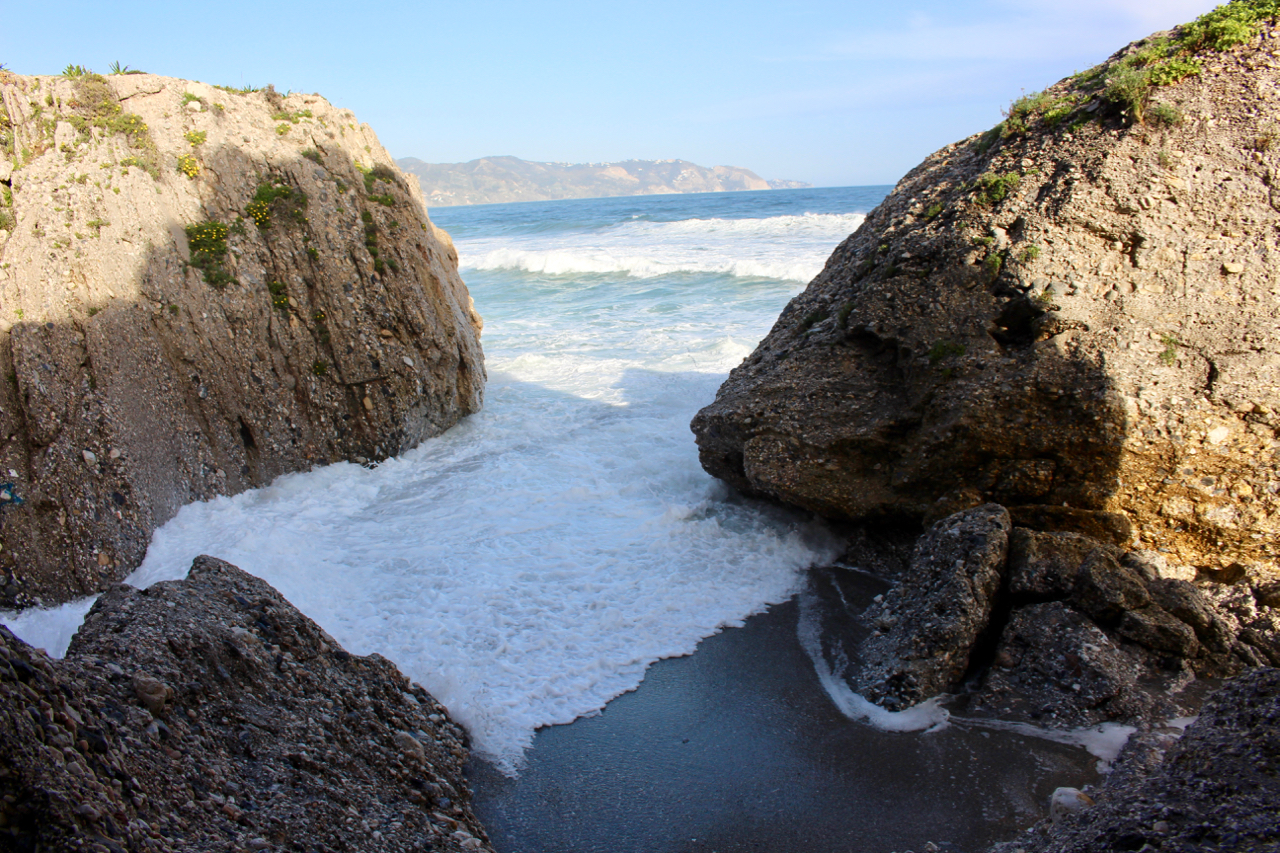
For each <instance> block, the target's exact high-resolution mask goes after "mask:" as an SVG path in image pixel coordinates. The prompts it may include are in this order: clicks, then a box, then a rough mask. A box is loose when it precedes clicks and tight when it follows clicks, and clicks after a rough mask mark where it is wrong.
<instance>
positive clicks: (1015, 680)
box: [846, 504, 1280, 726]
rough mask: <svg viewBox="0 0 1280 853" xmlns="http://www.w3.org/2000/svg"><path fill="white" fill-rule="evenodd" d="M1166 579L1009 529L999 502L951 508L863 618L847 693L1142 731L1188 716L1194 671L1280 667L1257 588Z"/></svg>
mask: <svg viewBox="0 0 1280 853" xmlns="http://www.w3.org/2000/svg"><path fill="white" fill-rule="evenodd" d="M846 562H850V561H849V560H848V559H847V558H846ZM855 564H856V563H855ZM1173 574H1176V572H1175V571H1173V570H1171V569H1170V567H1169V565H1168V564H1167V563H1166V562H1165V561H1164V560H1163V559H1161V557H1160V555H1159V554H1153V553H1151V552H1127V553H1126V552H1124V551H1122V550H1121V549H1118V548H1115V547H1113V546H1110V545H1107V544H1106V543H1103V542H1099V541H1097V540H1094V539H1090V538H1089V537H1086V536H1082V535H1079V534H1074V533H1045V532H1040V531H1035V530H1029V529H1027V528H1022V527H1014V528H1012V530H1011V529H1010V523H1009V514H1008V513H1007V512H1006V511H1005V509H1004V508H1003V507H1000V506H997V505H993V504H987V505H984V506H981V507H977V508H975V509H971V510H965V511H963V512H959V513H956V514H955V515H953V516H950V517H948V518H945V519H942V520H941V521H938V522H937V523H936V524H934V525H933V526H932V527H931V528H930V530H929V531H928V532H926V533H925V535H924V536H921V537H920V539H919V540H918V542H917V543H916V547H915V551H914V553H913V555H912V558H911V561H910V563H909V564H908V565H907V566H906V568H905V569H904V570H903V571H902V572H901V574H900V575H899V577H898V578H897V579H896V582H895V584H894V586H893V587H892V589H890V591H889V592H888V593H886V594H884V595H883V596H882V597H881V598H880V600H878V601H876V602H875V603H874V604H872V606H871V607H870V608H868V609H867V610H866V611H865V612H864V613H863V614H862V617H861V620H860V621H861V622H862V623H863V627H864V628H865V629H866V630H867V631H868V632H869V635H868V636H867V638H866V639H865V640H864V641H863V642H862V643H861V646H860V648H859V649H858V653H857V654H856V655H855V660H856V662H857V667H856V671H855V673H854V687H855V689H856V690H857V691H858V692H859V693H861V694H862V695H863V696H866V697H867V698H868V699H871V700H872V701H874V702H876V703H878V704H880V705H882V706H884V707H886V708H888V709H890V710H895V711H896V710H902V709H904V708H907V707H910V706H912V705H915V704H917V703H919V702H922V701H924V700H925V699H929V698H931V697H933V696H937V695H940V694H943V693H947V692H958V691H961V690H962V689H964V691H965V693H966V695H965V696H964V702H965V704H966V706H967V709H968V710H969V711H976V712H981V713H984V714H991V715H995V716H999V717H1002V718H1006V719H1018V720H1023V721H1034V722H1038V723H1052V724H1055V725H1062V726H1086V725H1095V724H1098V723H1102V722H1109V721H1118V722H1125V723H1136V724H1139V725H1142V726H1151V725H1154V724H1158V723H1159V722H1160V721H1162V720H1166V719H1169V718H1172V717H1176V716H1180V715H1182V714H1186V713H1193V712H1194V709H1195V706H1196V703H1197V702H1198V701H1199V698H1198V696H1197V695H1195V693H1194V692H1193V693H1192V694H1190V695H1186V696H1179V695H1178V694H1179V693H1180V692H1181V691H1182V690H1183V689H1184V688H1186V687H1187V686H1188V685H1189V684H1190V683H1192V682H1193V681H1194V680H1195V678H1196V677H1197V676H1199V677H1209V678H1221V677H1224V676H1230V675H1236V674H1238V673H1240V672H1242V671H1244V670H1245V669H1247V668H1248V667H1252V666H1258V665H1268V664H1269V665H1273V666H1280V610H1277V609H1276V608H1275V607H1274V606H1273V605H1272V604H1268V603H1267V602H1269V601H1271V599H1270V598H1269V592H1268V590H1269V587H1268V586H1266V585H1265V584H1263V585H1257V584H1250V583H1249V582H1247V581H1246V580H1243V579H1242V580H1241V581H1240V582H1239V583H1237V584H1233V585H1227V584H1219V583H1215V582H1212V581H1208V580H1202V581H1200V582H1199V583H1192V582H1189V581H1186V580H1182V579H1179V578H1176V577H1172V575H1173Z"/></svg>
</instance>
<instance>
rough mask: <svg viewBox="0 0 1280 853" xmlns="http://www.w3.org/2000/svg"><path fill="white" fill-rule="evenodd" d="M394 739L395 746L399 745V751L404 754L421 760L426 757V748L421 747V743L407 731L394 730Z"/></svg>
mask: <svg viewBox="0 0 1280 853" xmlns="http://www.w3.org/2000/svg"><path fill="white" fill-rule="evenodd" d="M395 741H396V746H398V747H400V749H401V751H402V752H404V753H405V754H406V755H410V756H412V757H414V758H416V759H418V760H419V761H422V760H424V759H425V758H426V757H427V753H426V750H424V749H423V747H422V743H421V742H420V741H419V740H418V739H417V738H416V737H414V736H413V735H411V734H409V733H408V732H396V735H395Z"/></svg>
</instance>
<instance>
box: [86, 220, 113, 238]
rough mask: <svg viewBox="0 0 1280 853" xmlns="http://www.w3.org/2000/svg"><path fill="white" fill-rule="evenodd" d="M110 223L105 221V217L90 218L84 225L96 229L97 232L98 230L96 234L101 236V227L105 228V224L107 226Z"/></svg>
mask: <svg viewBox="0 0 1280 853" xmlns="http://www.w3.org/2000/svg"><path fill="white" fill-rule="evenodd" d="M110 224H111V223H110V222H108V221H107V220H105V219H90V220H89V221H88V222H86V223H85V226H86V227H87V228H93V229H96V230H97V232H98V235H99V236H101V235H102V229H103V228H105V227H107V226H108V225H110Z"/></svg>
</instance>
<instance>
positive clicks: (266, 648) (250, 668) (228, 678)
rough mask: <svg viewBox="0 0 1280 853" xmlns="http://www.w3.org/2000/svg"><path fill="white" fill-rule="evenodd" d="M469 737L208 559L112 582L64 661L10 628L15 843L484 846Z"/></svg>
mask: <svg viewBox="0 0 1280 853" xmlns="http://www.w3.org/2000/svg"><path fill="white" fill-rule="evenodd" d="M465 741H466V735H465V734H464V733H463V732H462V730H461V729H460V728H458V727H457V726H456V725H454V724H453V723H451V722H449V720H448V718H447V715H446V713H445V710H444V708H443V707H442V706H441V705H439V704H437V703H436V701H435V700H434V699H433V698H432V697H431V696H430V695H429V694H428V693H427V692H426V691H425V690H423V689H422V687H420V686H419V685H417V684H412V683H410V682H409V680H408V679H406V678H405V677H404V676H403V675H402V674H401V673H400V672H399V671H398V670H397V669H396V668H395V666H394V665H393V664H391V662H389V661H387V660H385V659H383V658H381V657H379V656H378V655H370V656H369V657H358V656H356V655H351V654H348V653H347V652H346V651H344V650H343V649H342V648H341V647H340V646H339V645H338V644H337V643H336V642H335V641H334V640H333V638H331V637H329V636H328V635H327V634H325V632H324V631H323V630H321V629H320V628H319V626H317V625H316V624H315V623H314V622H312V621H311V620H310V619H308V618H307V617H306V616H304V615H302V614H301V613H299V612H298V611H297V610H296V609H295V608H294V607H293V606H292V605H290V604H289V602H287V601H285V600H284V599H283V598H282V597H281V596H280V594H279V593H277V592H276V591H275V590H274V589H272V588H271V587H270V586H268V585H267V584H265V583H263V582H262V581H261V580H258V579H257V578H255V577H253V576H252V575H248V574H246V573H244V572H242V571H240V570H239V569H237V568H236V567H234V566H232V565H230V564H228V563H224V562H222V561H221V560H215V559H213V558H211V557H199V558H197V559H196V561H195V563H194V565H193V566H192V568H191V572H190V574H189V575H188V577H187V579H186V580H182V581H170V582H165V583H160V584H156V585H155V586H152V587H151V588H149V589H147V590H137V589H133V588H132V587H128V586H124V585H119V586H116V587H114V588H112V589H110V590H108V591H107V593H106V594H104V595H103V596H102V597H101V598H100V599H98V601H97V603H96V604H95V605H94V608H93V610H92V611H90V613H89V615H88V617H87V618H86V620H85V624H84V625H83V626H82V627H81V628H80V631H79V632H78V633H77V634H76V637H75V639H74V640H73V641H72V644H71V648H70V649H69V650H68V652H67V656H66V658H65V659H63V660H51V659H50V658H48V657H47V656H46V655H44V654H43V653H42V652H40V651H39V650H36V649H32V648H30V647H29V646H27V645H26V644H25V643H23V642H22V641H21V640H19V639H17V638H15V637H14V636H13V635H12V634H10V633H9V632H8V631H7V630H6V629H5V628H3V627H0V849H4V850H86V851H99V853H105V851H122V850H131V851H134V850H139V851H140V850H166V851H193V853H195V851H201V853H203V851H214V850H220V851H221V850H225V851H244V850H251V851H257V850H347V851H380V850H385V851H406V850H450V851H469V850H481V851H483V850H488V849H489V846H488V844H487V843H486V841H485V834H484V830H483V829H482V828H481V827H480V825H479V823H478V822H477V821H476V819H475V816H474V815H473V814H472V812H471V809H470V805H469V801H470V793H469V792H468V790H467V786H466V781H465V780H464V778H463V775H462V766H463V764H464V763H465V761H466V748H465Z"/></svg>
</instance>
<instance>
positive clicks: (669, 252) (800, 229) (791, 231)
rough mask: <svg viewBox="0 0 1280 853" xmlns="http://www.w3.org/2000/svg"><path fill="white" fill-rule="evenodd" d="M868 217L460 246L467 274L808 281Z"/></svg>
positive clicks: (476, 241)
mask: <svg viewBox="0 0 1280 853" xmlns="http://www.w3.org/2000/svg"><path fill="white" fill-rule="evenodd" d="M863 219H864V217H863V216H862V214H857V213H848V214H826V213H807V214H804V215H798V216H796V215H793V216H775V217H768V218H762V219H689V220H680V221H676V222H649V221H643V220H633V221H629V222H622V223H619V224H616V225H612V226H610V227H607V228H601V229H592V230H585V231H571V232H562V233H556V234H545V233H537V234H526V235H519V236H515V237H512V236H504V237H502V238H470V239H460V240H459V241H458V252H459V256H460V258H461V264H462V266H463V269H464V270H466V269H475V270H498V269H510V270H520V271H523V272H530V273H541V274H544V275H561V276H563V275H574V274H601V273H622V274H624V275H627V276H630V277H633V278H653V277H656V276H662V275H672V274H677V273H715V274H721V275H731V276H735V277H740V278H774V279H780V280H783V281H796V282H807V281H809V280H810V279H811V278H813V277H814V276H815V275H817V274H818V273H819V272H820V271H821V270H822V265H823V264H824V263H825V262H826V259H827V256H828V255H830V254H831V250H832V249H833V248H835V246H836V245H837V244H838V243H839V242H840V241H841V240H843V239H844V238H845V237H847V236H848V235H849V234H850V233H852V232H853V231H855V230H856V229H857V227H858V226H859V225H860V224H861V223H862V221H863Z"/></svg>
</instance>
